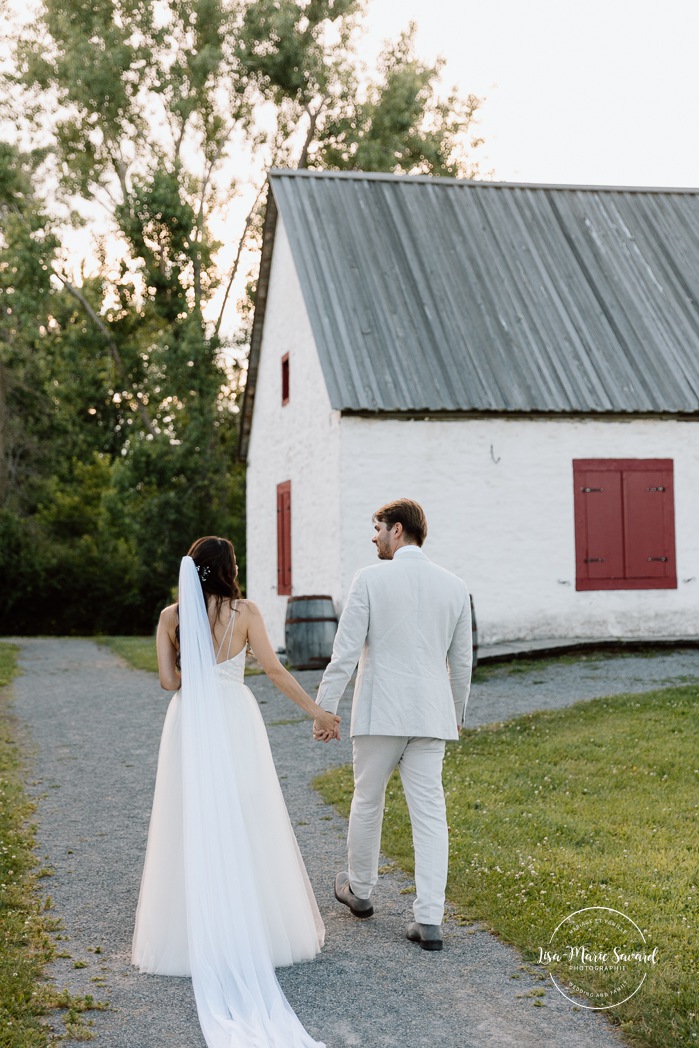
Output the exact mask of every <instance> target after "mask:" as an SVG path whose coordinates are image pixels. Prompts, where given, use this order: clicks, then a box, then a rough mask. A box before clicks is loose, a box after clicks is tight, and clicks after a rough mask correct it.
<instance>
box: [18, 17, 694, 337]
mask: <svg viewBox="0 0 699 1048" xmlns="http://www.w3.org/2000/svg"><path fill="white" fill-rule="evenodd" d="M5 2H6V3H7V2H8V0H5ZM36 3H37V0H9V7H10V9H11V10H13V11H14V12H15V15H16V16H17V15H19V17H20V18H27V17H28V13H29V12H31V10H32V8H35V7H36ZM2 5H3V0H0V11H1V9H2ZM411 20H412V21H415V22H416V23H417V25H418V35H417V52H418V55H419V57H420V58H421V59H423V60H424V61H430V62H431V61H434V60H435V59H436V57H437V56H438V55H441V56H443V57H444V58H445V60H446V68H445V70H444V73H443V82H444V85H445V88H447V87H452V86H454V85H455V86H457V87H458V89H459V92H460V93H461V94H463V95H466V94H468V93H470V92H472V93H474V94H476V95H479V96H484V97H485V101H484V103H483V106H482V109H481V111H480V115H479V127H478V131H479V133H480V134H481V135H482V137H483V138H484V139H485V144H484V146H482V147H481V149H480V150H478V152H477V154H476V155H477V156H478V158H479V162H480V170H481V173H482V174H481V177H488V176H489V175H491V177H493V178H495V179H498V180H500V181H519V182H545V183H563V184H573V185H576V184H577V185H625V186H630V185H634V186H699V133H698V125H699V57H698V55H697V51H698V47H699V0H661V2H659V0H367V23H366V24H367V31H366V34H365V36H364V38H363V45H362V52H361V57H362V59H363V61H364V62H365V63H366V64H367V66H368V67H369V69H372V68H373V67H374V65H375V60H376V56H377V54H378V52H379V50H380V49H381V45H382V43H383V41H385V40H386V39H389V38H391V39H395V38H396V37H397V36H398V34H399V33H400V32H401V30H403V29H405V28H407V25H408V23H409V22H410V21H411ZM1 38H2V34H1V32H0V44H1ZM1 50H2V48H1V46H0V51H1ZM250 193H252V195H251V196H250V200H249V201H247V196H248V195H250ZM250 193H246V192H244V193H243V196H242V199H241V200H239V201H233V202H232V204H231V208H230V212H229V217H228V219H227V220H226V222H225V225H224V227H223V228H222V229H221V230H220V232H219V229H217V230H216V233H217V235H219V236H220V239H222V241H223V242H224V244H225V245H226V247H224V249H223V251H222V256H221V258H220V260H219V261H220V264H221V267H222V269H223V271H224V272H225V270H226V268H227V266H229V265H230V262H231V260H232V258H233V257H234V254H235V245H236V244H237V240H238V237H239V235H240V228H242V223H243V216H244V215H245V213H246V211H247V208H248V207H249V204H250V202H251V201H252V198H253V197H254V190H252V189H251V190H250ZM246 201H247V202H246ZM238 212H239V213H240V214H238ZM68 242H69V243H68ZM66 243H68V246H69V248H70V251H69V261H70V263H71V264H72V263H74V264H75V265H74V268H75V267H79V262H80V260H81V259H84V258H87V259H89V257H90V255H91V254H92V250H91V247H90V233H89V231H87V230H86V231H82V232H81V233H80V234H75V233H70V234H69V235H68V237H67V238H66ZM254 261H255V264H256V259H255V260H254ZM247 268H248V266H247V265H245V266H244V267H243V270H242V271H241V273H240V277H239V280H238V281H237V282H236V286H235V287H234V293H233V295H232V296H231V299H230V301H229V306H228V309H227V318H226V321H225V322H224V327H225V328H228V327H229V326H231V325H233V326H234V325H235V323H236V321H235V311H236V300H237V298H238V297H239V296H240V295H241V294H242V287H243V283H244V279H245V276H246V273H247ZM69 269H70V266H69ZM76 271H77V269H76ZM215 309H216V303H214V304H213V306H212V310H214V311H215ZM212 315H213V314H212Z"/></svg>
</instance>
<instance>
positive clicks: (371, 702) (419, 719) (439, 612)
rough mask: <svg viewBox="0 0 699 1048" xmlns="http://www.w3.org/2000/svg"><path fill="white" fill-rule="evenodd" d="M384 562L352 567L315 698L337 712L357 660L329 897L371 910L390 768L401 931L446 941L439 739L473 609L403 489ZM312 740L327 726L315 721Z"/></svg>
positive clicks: (383, 521)
mask: <svg viewBox="0 0 699 1048" xmlns="http://www.w3.org/2000/svg"><path fill="white" fill-rule="evenodd" d="M373 521H374V527H375V534H374V536H373V538H372V542H373V543H374V544H375V545H376V550H377V553H378V556H379V561H380V562H381V563H379V564H376V565H374V566H372V567H369V568H362V569H361V570H360V571H358V572H357V574H356V575H355V577H354V579H353V581H352V586H351V588H350V592H349V595H348V597H347V603H346V604H345V609H344V611H343V613H342V616H341V618H340V624H339V626H338V630H337V636H336V638H335V644H334V647H333V655H332V660H331V662H330V665H329V666H328V668H327V669H326V671H325V673H324V675H323V679H322V681H321V684H320V688H319V691H318V696H317V699H316V701H317V702H318V704H319V705H320V706H322V708H323V709H324V710H329V711H331V712H332V713H334V712H335V711H336V710H337V705H338V702H339V701H340V697H341V695H342V693H343V691H344V689H345V686H346V684H347V682H348V680H349V679H350V677H351V676H352V673H353V671H354V668H355V666H356V665H357V662H358V661H359V670H358V673H357V681H356V685H355V689H354V701H353V704H352V719H351V724H350V735H351V736H352V749H353V763H354V796H353V798H352V808H351V811H350V820H349V834H348V838H347V844H348V872H346V873H338V875H337V877H336V878H335V897H336V898H337V899H338V900H339V902H342V903H344V904H345V906H348V907H349V909H350V911H351V912H352V913H353V914H354V916H355V917H371V915H372V914H373V912H374V907H373V905H372V903H371V901H370V898H369V897H370V895H371V891H372V889H373V887H374V885H375V884H376V882H377V880H378V860H379V848H380V844H381V824H382V821H383V809H384V794H385V791H386V783H387V782H388V779H389V776H390V775H391V772H392V771H393V769H394V768H395V767H398V770H399V772H400V776H401V781H402V783H403V789H404V791H405V797H406V800H407V802H408V810H409V812H410V821H411V823H412V828H413V844H414V847H415V885H416V889H417V895H416V899H415V902H414V904H413V913H414V917H415V921H414V922H413V923H412V924H410V925H409V926H408V929H407V933H406V934H407V937H408V939H411V940H412V941H413V942H417V943H419V944H420V946H421V947H422V948H423V950H441V949H442V930H441V924H442V917H443V915H444V892H445V887H446V881H447V864H448V858H449V842H448V835H447V819H446V810H445V804H444V790H443V787H442V761H443V759H444V747H445V740H446V739H456V738H458V735H459V731H460V730H461V721H462V716H463V711H464V707H465V705H466V701H467V699H468V693H469V687H470V681H471V662H472V652H471V608H470V601H469V595H468V592H467V590H466V587H465V585H464V583H463V582H462V581H461V579H459V578H457V576H456V575H452V574H451V572H449V571H445V570H444V569H443V568H439V567H437V565H436V564H433V563H432V562H431V561H430V560H428V559H427V557H426V556H425V554H424V553H423V552H422V550H421V548H420V547H421V546H422V544H423V542H424V540H425V536H426V534H427V521H426V519H425V514H424V512H423V510H422V507H421V506H419V505H418V503H417V502H413V501H412V500H411V499H398V500H397V501H395V502H389V503H388V504H387V505H385V506H382V507H381V509H379V510H377V511H376V513H375V514H374V517H373ZM314 736H315V738H317V739H321V740H323V741H326V742H327V741H328V739H329V738H332V737H333V736H331V735H328V734H327V733H323V732H321V731H319V730H314Z"/></svg>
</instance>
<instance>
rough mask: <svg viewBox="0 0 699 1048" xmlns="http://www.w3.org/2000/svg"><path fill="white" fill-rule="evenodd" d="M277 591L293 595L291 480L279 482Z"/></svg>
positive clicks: (281, 594)
mask: <svg viewBox="0 0 699 1048" xmlns="http://www.w3.org/2000/svg"><path fill="white" fill-rule="evenodd" d="M277 593H278V594H279V596H280V597H288V596H290V595H291V481H290V480H285V481H284V482H283V484H277Z"/></svg>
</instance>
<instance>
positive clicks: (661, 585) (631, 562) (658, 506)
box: [573, 459, 677, 590]
mask: <svg viewBox="0 0 699 1048" xmlns="http://www.w3.org/2000/svg"><path fill="white" fill-rule="evenodd" d="M573 484H574V493H575V494H574V506H575V562H576V564H575V576H576V577H575V588H576V589H578V590H619V589H676V588H677V567H676V557H675V497H674V477H673V461H672V459H574V460H573Z"/></svg>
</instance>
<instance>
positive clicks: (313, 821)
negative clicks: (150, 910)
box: [14, 638, 699, 1048]
mask: <svg viewBox="0 0 699 1048" xmlns="http://www.w3.org/2000/svg"><path fill="white" fill-rule="evenodd" d="M20 643H21V646H22V652H21V656H20V664H21V667H22V669H23V675H22V676H21V677H19V678H17V680H16V681H15V683H14V691H15V709H16V713H17V714H18V715H19V717H20V718H21V719H22V720H23V721H24V722H25V723H26V724H27V725H28V727H29V728H30V731H31V735H32V737H33V739H34V742H35V744H36V750H37V752H36V758H35V780H34V782H33V783H32V789H33V790H34V791H35V793H36V795H37V796H38V797H39V798H40V800H39V807H38V813H37V818H38V840H39V847H40V851H39V861H40V862H41V863H42V864H48V865H51V866H52V867H53V869H54V870H55V876H53V877H52V878H51V879H50V880H47V881H44V882H43V884H44V885H45V886H46V887H45V890H46V891H47V893H48V892H50V895H51V900H52V905H53V907H54V912H55V914H56V916H57V917H60V918H61V920H62V922H63V928H64V930H63V934H64V935H65V940H63V941H61V943H60V944H59V952H61V953H65V954H67V955H68V956H65V957H62V958H58V959H57V960H56V961H55V962H54V963H53V964H52V966H51V970H50V973H49V974H50V975H51V976H52V977H53V978H55V979H56V980H57V981H58V983H59V985H61V986H67V987H69V988H70V989H71V990H72V992H74V993H79V994H84V993H93V994H94V995H95V996H96V997H103V998H108V999H109V1000H110V1002H111V1008H110V1009H109V1010H108V1011H106V1012H101V1013H97V1014H95V1016H94V1023H95V1032H96V1033H97V1036H98V1043H102V1044H105V1045H109V1046H110V1048H146V1046H147V1048H166V1046H167V1048H196V1046H198V1045H202V1043H203V1042H202V1039H201V1034H200V1032H199V1026H198V1022H197V1017H196V1010H195V1006H194V1000H193V996H192V991H191V984H190V982H189V980H185V979H165V978H159V977H157V976H145V975H141V974H139V973H138V972H136V971H135V970H134V969H133V968H132V967H131V966H130V963H129V953H130V939H131V932H132V925H133V914H134V910H135V906H136V899H137V894H138V885H139V880H140V875H141V867H142V862H143V856H144V851H145V841H146V833H147V827H148V818H149V814H150V804H151V799H152V791H153V783H154V778H155V766H156V760H157V748H158V741H159V736H160V730H161V727H162V722H163V717H164V714H165V708H166V703H167V700H168V696H167V695H166V694H165V693H164V692H162V691H161V689H160V688H159V686H158V682H157V679H156V678H155V677H154V676H153V675H152V674H149V673H145V672H143V671H137V670H134V669H131V668H130V667H129V666H128V665H127V664H126V663H125V662H123V661H122V660H121V659H120V658H119V657H118V656H116V655H114V654H113V653H112V652H110V651H109V650H107V649H105V648H104V647H100V646H98V645H96V644H94V643H92V642H90V641H83V640H65V639H55V640H51V639H38V638H37V639H29V640H22V641H20ZM697 675H699V652H696V651H688V652H676V653H672V652H670V653H663V654H662V655H660V656H658V657H657V658H642V657H637V656H633V657H624V658H613V659H604V660H601V661H599V662H598V661H596V660H590V659H585V660H577V661H573V660H571V661H570V662H563V663H561V662H558V663H555V664H550V665H549V664H534V665H533V666H530V667H518V670H517V672H513V671H512V670H507V669H506V668H505V667H501V668H496V669H488V671H487V672H486V673H484V674H483V679H482V680H481V682H480V683H477V684H476V685H474V691H473V696H472V700H471V704H470V710H469V721H470V723H471V724H472V725H475V724H478V723H486V722H488V721H492V720H501V719H503V718H505V717H511V716H516V715H517V714H518V713H524V712H527V711H528V710H533V709H537V708H541V707H545V706H549V707H553V706H556V705H561V704H563V703H564V702H573V701H576V699H580V698H592V697H594V696H598V695H608V694H612V693H613V692H615V691H616V692H624V691H643V690H647V689H650V688H657V687H660V686H662V685H663V684H670V683H683V682H684V679H686V678H687V677H690V678H696V676H697ZM299 676H300V679H301V680H302V682H303V683H304V686H305V687H306V688H307V689H308V690H309V691H310V692H311V694H313V691H314V689H315V686H316V685H317V683H318V680H319V674H317V673H304V674H300V675H299ZM248 683H249V684H250V686H251V687H252V689H253V691H254V692H255V694H256V696H257V698H258V700H259V701H260V703H261V709H262V711H263V713H264V716H265V720H266V722H267V726H268V731H269V734H270V739H271V742H272V749H273V752H274V756H275V760H276V762H277V768H278V770H279V773H280V778H281V780H282V787H283V789H284V792H285V796H286V799H287V804H288V806H289V812H290V815H291V819H292V822H293V823H294V826H295V827H296V832H297V835H298V839H299V845H300V847H301V851H302V853H303V855H304V857H305V859H306V862H307V865H308V869H309V873H310V876H311V880H312V882H313V885H314V888H315V891H316V894H317V897H318V901H319V905H320V908H321V911H322V913H323V917H324V919H325V922H326V929H327V934H326V946H325V949H324V950H323V953H322V954H321V956H320V958H319V959H318V960H316V961H315V962H313V963H311V964H307V965H298V966H296V967H294V968H290V969H282V970H280V971H279V978H280V981H281V983H282V986H283V987H284V990H285V992H286V994H287V996H288V998H289V1000H290V1001H291V1003H292V1005H293V1006H294V1008H296V1010H297V1011H298V1013H299V1015H300V1017H301V1019H302V1021H303V1022H304V1023H305V1025H306V1027H307V1028H308V1029H309V1031H310V1032H312V1033H313V1034H314V1035H315V1036H316V1037H318V1038H322V1039H323V1040H325V1041H326V1043H327V1045H328V1048H345V1046H347V1048H349V1046H361V1048H379V1046H386V1048H393V1046H395V1048H398V1046H400V1048H424V1045H427V1044H429V1045H431V1046H432V1048H471V1046H473V1048H485V1046H488V1048H499V1046H517V1048H520V1046H528V1045H537V1046H540V1048H547V1046H551V1048H553V1046H558V1045H561V1044H566V1045H569V1046H571V1048H612V1046H615V1045H617V1046H618V1045H619V1044H620V1043H621V1041H620V1039H619V1036H618V1034H617V1033H616V1032H615V1031H614V1030H612V1029H611V1027H610V1026H609V1024H608V1023H607V1022H606V1020H605V1018H604V1016H603V1015H600V1014H597V1013H593V1012H591V1011H588V1010H579V1011H577V1010H575V1009H574V1007H573V1006H572V1005H571V1004H570V1003H569V1002H568V1001H566V1000H565V999H564V998H563V997H562V996H560V995H559V994H558V993H557V992H556V991H552V992H548V993H547V994H546V1000H545V1006H544V1007H540V1006H537V1005H538V1004H540V1003H541V1002H540V998H539V996H538V995H537V994H536V993H535V991H537V990H539V988H540V987H541V985H542V983H541V982H540V980H539V978H538V975H537V973H536V972H530V971H528V970H523V966H522V964H521V960H520V958H519V957H518V955H517V953H516V952H515V951H514V950H513V949H511V948H509V947H506V946H505V945H503V944H502V943H500V942H498V940H497V939H496V938H495V937H493V936H491V935H490V934H488V933H487V932H484V931H481V930H478V929H477V928H475V929H474V928H466V927H459V926H457V925H456V924H455V923H454V922H450V923H448V925H447V928H446V943H445V949H444V951H443V952H442V953H437V954H429V953H425V952H423V951H421V950H420V949H419V948H417V947H416V946H414V945H413V944H411V943H409V942H407V941H406V940H405V938H404V928H405V924H406V923H407V921H408V920H410V903H411V897H410V895H409V894H407V893H405V891H404V890H405V889H406V888H408V887H409V882H408V881H407V880H406V878H405V877H404V876H403V875H402V874H401V873H400V872H399V871H396V870H390V869H388V870H386V871H385V872H384V873H383V875H382V877H381V881H380V883H379V886H378V887H377V890H376V916H375V917H374V918H373V919H372V920H369V921H363V922H360V921H356V920H354V919H353V918H352V917H351V916H350V915H349V914H348V913H347V912H346V911H345V910H344V908H342V907H340V906H339V904H337V903H336V902H335V900H334V899H333V896H332V880H333V877H334V874H335V872H336V870H338V869H342V868H344V865H345V847H344V842H345V833H346V822H345V820H344V819H342V818H341V817H340V816H338V815H336V814H335V813H334V812H333V810H332V809H330V808H328V807H327V806H326V805H325V804H324V803H323V802H322V800H321V799H320V797H319V796H318V795H317V794H316V793H315V792H314V791H313V790H312V789H311V787H310V785H309V784H310V782H311V779H312V778H313V777H314V776H315V775H317V774H319V773H320V772H322V771H323V770H325V769H326V768H328V767H331V766H334V765H337V764H343V763H347V762H348V761H349V760H350V753H351V750H350V744H349V739H348V738H347V727H348V723H349V700H348V699H344V700H343V703H342V705H341V708H340V713H341V714H342V716H343V726H344V728H345V732H344V735H345V737H344V738H343V740H342V742H341V743H340V744H334V745H333V744H331V745H322V744H319V743H315V744H314V743H313V742H312V741H311V740H310V737H309V734H310V733H309V722H308V721H307V720H306V719H305V718H302V717H300V716H298V715H297V714H298V711H297V708H296V707H295V706H293V704H292V703H290V702H289V701H288V700H286V699H285V698H284V697H283V696H282V695H280V694H279V693H278V692H276V690H275V689H274V688H273V687H272V686H271V685H270V684H269V682H268V681H267V679H266V678H264V677H250V678H249V679H248ZM562 697H563V698H562ZM280 876H283V871H280Z"/></svg>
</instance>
